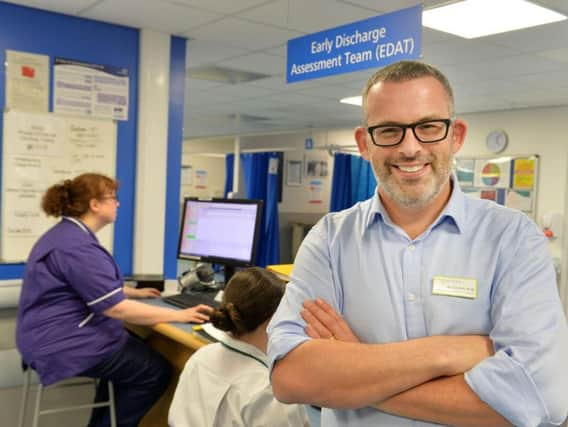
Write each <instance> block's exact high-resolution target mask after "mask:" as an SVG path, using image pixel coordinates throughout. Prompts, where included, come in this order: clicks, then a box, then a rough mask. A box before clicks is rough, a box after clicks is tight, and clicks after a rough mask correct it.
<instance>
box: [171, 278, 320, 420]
mask: <svg viewBox="0 0 568 427" xmlns="http://www.w3.org/2000/svg"><path fill="white" fill-rule="evenodd" d="M283 294H284V284H283V282H282V281H280V279H278V278H277V277H276V276H275V275H274V274H273V273H271V272H270V271H267V270H265V269H262V268H258V267H252V268H248V269H246V270H242V271H239V272H238V273H236V274H235V275H234V276H233V277H232V279H231V280H230V281H229V283H228V284H227V287H226V289H225V292H224V295H223V303H222V304H221V306H220V307H219V308H217V309H216V310H214V311H213V313H211V315H210V319H211V323H212V324H213V326H215V327H216V328H218V329H221V330H223V331H225V332H227V333H226V334H225V338H223V340H222V341H221V342H219V343H216V344H211V345H207V346H205V347H203V348H201V349H200V350H199V351H197V352H196V353H195V354H194V355H192V356H191V358H190V359H189V360H188V361H187V364H186V365H185V368H184V370H183V372H182V373H181V375H180V378H179V383H178V386H177V389H176V391H175V394H174V398H173V401H172V405H171V407H170V412H169V417H168V424H169V425H170V426H173V427H194V426H195V427H212V426H215V427H225V426H233V427H239V426H243V427H245V426H246V427H260V426H270V427H285V426H286V427H288V426H289V427H303V426H309V421H308V418H307V415H306V412H305V410H304V407H303V406H301V405H286V404H283V403H280V402H279V401H277V400H276V399H275V398H274V395H273V394H272V387H271V386H270V382H269V378H268V360H267V356H266V346H267V342H268V336H267V334H266V326H267V324H268V322H269V321H270V318H271V317H272V315H273V314H274V311H275V310H276V307H278V304H279V303H280V299H281V298H282V295H283Z"/></svg>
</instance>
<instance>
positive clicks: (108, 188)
mask: <svg viewBox="0 0 568 427" xmlns="http://www.w3.org/2000/svg"><path fill="white" fill-rule="evenodd" d="M117 189H118V182H117V181H116V180H114V179H112V178H109V177H108V176H105V175H101V174H99V173H84V174H82V175H79V176H77V177H75V178H73V179H66V180H65V181H62V182H60V183H58V184H55V185H52V186H51V187H49V188H48V189H47V191H46V192H45V194H44V195H43V199H42V201H41V208H42V209H43V211H44V212H45V213H46V214H47V215H48V216H54V217H60V216H71V217H80V216H82V215H83V214H85V213H86V212H87V211H88V210H89V203H90V202H91V200H92V199H102V198H103V197H104V196H106V195H108V194H109V193H116V190H117Z"/></svg>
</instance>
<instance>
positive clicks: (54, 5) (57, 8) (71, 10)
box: [6, 0, 99, 15]
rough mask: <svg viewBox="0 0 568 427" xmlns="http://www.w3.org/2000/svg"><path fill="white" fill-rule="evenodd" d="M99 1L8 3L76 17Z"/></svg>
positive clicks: (26, 0) (21, 0)
mask: <svg viewBox="0 0 568 427" xmlns="http://www.w3.org/2000/svg"><path fill="white" fill-rule="evenodd" d="M98 1H99V0H7V1H6V3H13V4H19V5H21V6H29V7H35V8H37V9H43V10H49V11H51V12H59V13H65V14H67V15H75V14H77V13H79V12H80V11H81V10H83V9H85V8H88V7H89V6H91V5H93V4H95V3H97V2H98Z"/></svg>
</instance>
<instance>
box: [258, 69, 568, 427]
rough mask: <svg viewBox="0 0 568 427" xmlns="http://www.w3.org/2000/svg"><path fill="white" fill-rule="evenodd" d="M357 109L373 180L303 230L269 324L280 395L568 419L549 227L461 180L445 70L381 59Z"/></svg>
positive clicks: (564, 348)
mask: <svg viewBox="0 0 568 427" xmlns="http://www.w3.org/2000/svg"><path fill="white" fill-rule="evenodd" d="M363 115H364V117H363V120H364V126H361V127H358V128H357V129H356V130H355V139H356V141H357V145H358V147H359V151H360V152H361V155H362V156H363V157H364V158H365V159H366V160H368V161H369V162H370V163H371V165H372V168H373V171H374V173H375V175H376V177H377V182H378V186H377V193H376V194H375V195H374V197H372V198H371V199H369V200H367V201H365V202H362V203H359V204H357V205H355V206H354V207H352V208H350V209H347V210H345V211H342V212H338V213H332V214H329V215H327V216H325V217H324V218H323V219H322V220H321V221H320V222H319V223H318V224H317V225H316V226H315V227H313V228H312V230H311V231H310V233H309V235H308V236H307V237H306V239H305V240H304V242H303V244H302V246H301V248H300V250H299V252H298V255H297V256H296V260H295V263H294V271H293V274H292V280H291V282H290V283H289V284H288V287H287V290H286V294H285V296H284V298H283V300H282V302H281V304H280V306H279V309H278V310H277V312H276V313H275V315H274V317H273V319H272V321H271V323H270V325H269V328H268V332H269V337H270V340H269V347H268V353H269V356H270V358H271V361H272V365H271V369H272V376H271V378H272V384H273V389H274V393H275V395H276V396H277V397H278V398H279V399H281V400H282V401H284V402H289V403H291V402H302V403H312V404H316V405H319V406H322V407H324V409H323V413H322V425H325V426H326V427H327V426H331V427H335V426H369V427H370V426H377V425H384V426H407V425H434V424H451V425H471V426H480V425H491V426H498V425H510V424H514V425H520V426H536V425H547V424H560V423H562V421H563V420H564V418H565V417H566V413H567V410H568V375H567V373H568V369H566V367H565V366H564V365H565V363H566V361H567V360H568V330H567V325H566V319H565V317H564V313H563V311H562V307H561V304H560V301H559V298H558V292H557V289H556V281H555V272H554V268H553V265H552V262H551V259H550V256H549V254H548V249H547V242H546V239H545V238H544V236H543V235H542V232H540V231H539V229H538V227H537V226H536V225H535V224H534V223H533V222H532V221H531V220H530V219H529V218H528V217H526V215H524V214H523V213H521V212H517V211H513V210H510V209H507V208H504V207H502V206H499V205H497V204H495V203H492V202H489V201H485V200H475V199H471V198H467V197H466V196H465V195H464V194H463V193H462V192H461V190H460V189H459V186H458V184H457V182H456V180H455V178H454V177H453V176H452V173H451V165H452V161H453V157H454V155H455V154H456V153H457V152H458V151H459V149H460V148H461V146H462V145H463V143H464V140H465V136H466V131H467V124H466V123H465V122H464V121H463V120H460V119H457V118H454V106H453V94H452V90H451V87H450V85H449V83H448V81H447V79H446V77H445V76H444V75H443V74H441V73H440V72H439V71H438V70H437V69H435V68H433V67H431V66H429V65H426V64H423V63H420V62H413V61H404V62H399V63H396V64H393V65H390V66H388V67H385V68H383V69H381V70H379V71H378V72H377V73H375V74H374V75H373V76H372V77H371V79H370V80H369V82H368V83H367V86H366V88H365V90H364V93H363ZM314 300H315V301H314ZM328 303H329V305H327V304H328ZM336 312H337V313H340V315H341V317H340V316H339V315H337V314H336ZM347 325H349V326H350V327H351V329H352V331H353V333H352V332H351V329H350V328H349V326H347ZM359 340H360V341H361V342H364V343H367V344H362V343H360V342H359ZM326 408H333V409H326ZM413 420H420V421H422V423H417V422H416V421H413Z"/></svg>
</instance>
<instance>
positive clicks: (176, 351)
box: [126, 299, 209, 427]
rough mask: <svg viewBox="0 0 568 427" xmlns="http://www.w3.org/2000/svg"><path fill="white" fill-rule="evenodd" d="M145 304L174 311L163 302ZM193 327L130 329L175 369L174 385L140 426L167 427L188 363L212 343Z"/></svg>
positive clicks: (171, 325) (162, 325) (165, 325)
mask: <svg viewBox="0 0 568 427" xmlns="http://www.w3.org/2000/svg"><path fill="white" fill-rule="evenodd" d="M143 302H144V303H147V304H150V305H155V306H159V307H167V308H174V307H172V306H171V305H168V304H166V303H164V302H163V301H162V300H160V299H154V300H143ZM193 326H195V325H192V324H183V323H158V324H157V325H154V326H141V325H132V324H129V323H127V324H126V328H127V329H128V330H130V331H131V332H134V333H135V334H136V335H138V336H140V337H141V338H143V339H144V340H145V342H146V344H147V345H148V346H150V347H151V348H152V349H154V350H156V351H157V352H159V353H160V354H161V355H163V356H164V357H165V358H166V359H167V360H168V361H169V362H170V364H171V365H172V367H173V369H174V373H173V376H172V381H171V382H170V385H169V386H168V389H167V390H166V392H165V393H164V394H163V395H162V397H161V398H160V400H158V401H157V402H156V404H155V405H154V406H153V407H152V409H151V410H150V411H149V412H148V413H147V414H146V416H145V417H144V418H143V419H142V422H141V423H140V427H162V426H163V427H167V425H168V410H169V407H170V403H171V401H172V398H173V395H174V392H175V389H176V386H177V381H178V378H179V375H180V374H181V372H182V370H183V368H184V366H185V363H186V362H187V359H189V357H190V356H191V355H192V354H193V353H194V352H195V351H196V350H197V349H199V348H201V347H203V346H204V345H207V344H208V343H209V341H207V340H206V339H205V338H203V337H201V336H200V335H198V334H196V333H195V332H193V329H192V328H193Z"/></svg>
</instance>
